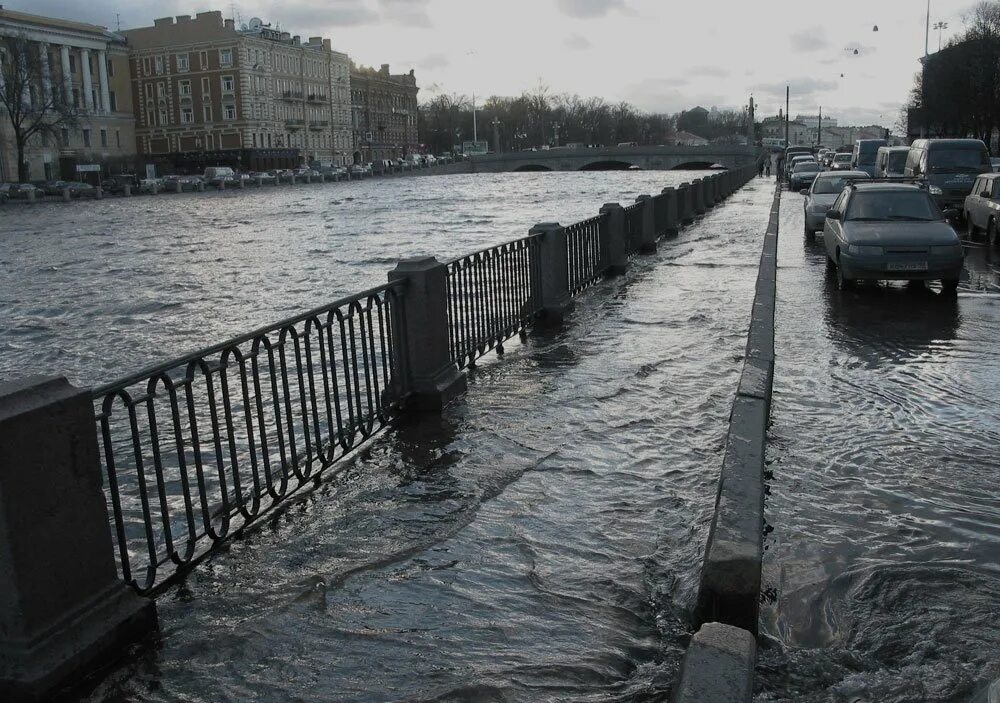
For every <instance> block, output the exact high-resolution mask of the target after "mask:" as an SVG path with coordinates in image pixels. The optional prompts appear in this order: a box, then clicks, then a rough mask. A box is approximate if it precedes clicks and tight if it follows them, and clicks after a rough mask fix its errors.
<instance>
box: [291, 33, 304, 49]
mask: <svg viewBox="0 0 1000 703" xmlns="http://www.w3.org/2000/svg"><path fill="white" fill-rule="evenodd" d="M301 45H302V37H300V36H299V35H298V34H296V35H295V36H294V37H292V46H301Z"/></svg>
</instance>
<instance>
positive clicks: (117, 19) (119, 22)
mask: <svg viewBox="0 0 1000 703" xmlns="http://www.w3.org/2000/svg"><path fill="white" fill-rule="evenodd" d="M115 24H117V25H118V29H117V30H116V31H118V32H120V31H122V16H121V13H119V12H116V13H115Z"/></svg>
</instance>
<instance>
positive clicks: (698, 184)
mask: <svg viewBox="0 0 1000 703" xmlns="http://www.w3.org/2000/svg"><path fill="white" fill-rule="evenodd" d="M691 192H692V193H693V194H694V197H693V199H692V206H693V207H694V212H695V214H696V215H704V214H705V180H704V179H702V178H695V179H694V182H692V183H691Z"/></svg>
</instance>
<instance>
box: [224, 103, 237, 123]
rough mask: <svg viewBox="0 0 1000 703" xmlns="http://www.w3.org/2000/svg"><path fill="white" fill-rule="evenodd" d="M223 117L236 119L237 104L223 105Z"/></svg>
mask: <svg viewBox="0 0 1000 703" xmlns="http://www.w3.org/2000/svg"><path fill="white" fill-rule="evenodd" d="M222 113H223V118H224V119H227V120H235V119H236V106H235V105H223V106H222Z"/></svg>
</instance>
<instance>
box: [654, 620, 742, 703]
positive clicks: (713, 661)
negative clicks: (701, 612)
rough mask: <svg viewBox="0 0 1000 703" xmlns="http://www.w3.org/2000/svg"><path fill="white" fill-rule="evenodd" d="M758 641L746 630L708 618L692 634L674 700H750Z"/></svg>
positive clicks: (681, 702)
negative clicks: (708, 619)
mask: <svg viewBox="0 0 1000 703" xmlns="http://www.w3.org/2000/svg"><path fill="white" fill-rule="evenodd" d="M756 661H757V642H756V641H755V640H754V637H753V635H751V634H750V633H749V632H747V631H746V630H742V629H740V628H738V627H731V626H729V625H725V624H722V623H718V622H709V623H705V624H704V625H702V626H701V629H699V630H698V632H697V633H695V636H694V637H693V638H691V643H690V644H689V645H688V648H687V652H686V653H685V654H684V661H683V663H682V664H681V673H680V679H679V681H678V683H677V686H676V688H675V689H674V695H673V697H672V701H673V703H750V701H751V700H752V699H753V672H754V666H755V664H756Z"/></svg>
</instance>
